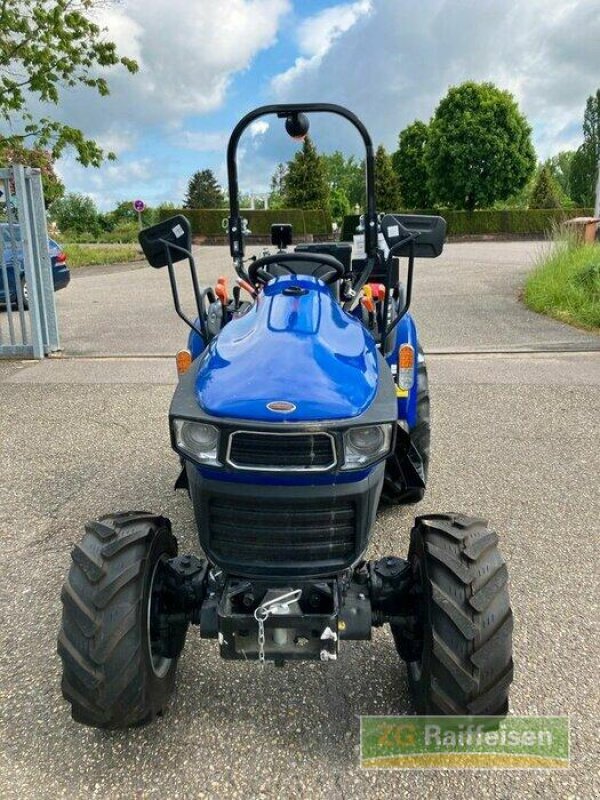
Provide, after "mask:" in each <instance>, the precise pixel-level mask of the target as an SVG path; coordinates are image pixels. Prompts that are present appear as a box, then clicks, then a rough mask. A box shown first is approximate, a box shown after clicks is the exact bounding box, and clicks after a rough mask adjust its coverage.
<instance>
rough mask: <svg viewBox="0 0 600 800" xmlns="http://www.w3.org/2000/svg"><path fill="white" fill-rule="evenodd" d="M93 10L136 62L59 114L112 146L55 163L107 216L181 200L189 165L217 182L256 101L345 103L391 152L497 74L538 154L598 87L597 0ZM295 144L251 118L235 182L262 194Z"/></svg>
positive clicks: (326, 132)
mask: <svg viewBox="0 0 600 800" xmlns="http://www.w3.org/2000/svg"><path fill="white" fill-rule="evenodd" d="M96 17H97V21H98V22H99V23H100V24H101V25H103V26H106V28H107V34H106V35H107V37H108V38H109V39H111V40H112V41H114V42H116V44H117V46H118V50H119V53H120V55H125V56H129V57H132V58H135V59H136V60H137V61H138V63H139V67H140V69H139V72H138V73H137V74H136V75H130V74H129V73H127V72H126V70H125V69H124V68H116V67H115V68H111V69H110V70H109V71H108V73H107V79H108V82H109V85H110V87H111V94H110V96H109V97H107V98H106V97H105V98H102V97H99V96H98V95H96V94H95V93H94V92H93V90H88V89H83V88H80V89H75V90H69V91H68V92H65V93H63V94H62V96H61V101H60V105H59V107H58V109H54V112H55V113H57V116H59V117H60V118H61V119H63V120H64V121H68V122H69V124H71V125H75V126H77V127H81V128H82V129H83V130H84V132H85V133H86V135H88V136H90V137H92V138H94V139H95V140H96V141H98V142H99V143H100V144H101V145H102V146H103V147H105V148H106V149H110V150H113V151H114V152H115V153H116V154H117V156H118V161H117V162H116V163H107V164H105V165H104V166H102V167H101V168H100V169H94V168H90V167H88V168H83V167H81V166H80V165H78V164H77V163H76V161H75V159H74V157H73V156H70V155H67V156H66V157H63V158H61V159H60V160H59V162H58V163H57V169H58V172H59V174H60V175H61V177H62V178H63V180H64V182H65V184H66V187H67V190H68V191H74V192H82V193H85V194H89V195H91V196H92V197H93V199H94V200H95V202H96V203H97V205H98V206H99V208H101V209H102V210H108V209H110V208H113V207H114V206H115V205H116V204H117V202H119V201H121V200H129V199H133V198H140V199H143V200H144V201H145V202H146V203H147V204H149V205H156V204H158V203H161V202H165V201H168V202H173V203H175V204H179V203H181V201H182V200H183V197H184V194H185V189H186V185H187V181H188V180H189V178H190V176H191V175H192V173H193V172H195V171H196V170H198V169H205V168H210V169H212V170H213V171H214V172H215V174H216V175H217V178H218V179H219V181H221V182H222V183H223V184H224V183H225V178H226V170H225V148H226V146H227V139H228V136H229V133H230V131H231V129H232V127H233V126H234V125H235V123H236V122H237V120H238V119H239V118H240V117H241V116H243V115H244V114H245V113H246V112H248V111H249V110H251V109H252V108H254V107H256V106H259V105H263V104H266V103H274V102H333V103H339V104H341V105H345V106H347V107H348V108H350V109H351V110H352V111H354V112H355V113H356V114H358V116H359V117H360V118H361V119H362V120H363V122H364V123H365V124H366V126H367V128H368V129H369V130H370V132H371V136H372V138H373V140H374V142H375V144H379V143H383V144H384V145H385V146H386V147H387V148H388V150H390V151H393V150H394V149H395V148H396V146H397V139H398V133H399V131H400V130H402V128H404V127H405V126H406V125H407V124H409V123H410V122H412V121H413V120H415V119H422V120H424V121H428V120H429V119H430V118H431V116H432V114H433V113H434V111H435V108H436V106H437V104H438V103H439V101H440V100H441V99H442V97H443V96H444V95H445V93H446V92H447V90H448V88H449V87H450V86H452V85H456V84H458V83H461V82H463V81H465V80H476V81H492V82H494V83H495V84H496V85H498V86H499V87H501V88H504V89H508V90H509V91H511V92H512V93H513V94H514V96H515V98H516V100H517V101H518V103H519V106H520V108H521V110H522V111H523V112H524V113H525V115H526V116H527V118H528V120H529V123H530V125H531V126H532V128H533V140H534V144H535V147H536V151H537V153H538V157H539V158H540V159H543V158H546V157H547V156H549V155H553V154H554V153H556V152H558V151H559V150H563V149H567V148H574V147H577V146H578V145H579V144H580V142H581V139H582V133H581V123H582V118H583V110H584V107H585V101H586V98H587V97H588V96H589V95H591V94H592V93H593V92H595V90H596V89H597V88H598V87H599V86H600V0H420V1H419V2H418V3H416V2H414V0H350V2H338V3H336V2H334V1H332V0H329V2H327V1H326V0H221V1H220V2H215V0H120V2H119V1H118V0H117V1H116V2H112V3H110V2H109V3H108V4H105V5H104V6H103V7H102V8H101V9H100V10H98V11H97V12H96ZM311 135H313V137H314V140H315V143H316V145H317V147H318V148H319V149H320V150H322V151H324V152H331V151H333V150H335V149H341V150H343V151H345V152H346V153H348V154H350V153H355V154H360V152H361V151H360V142H359V139H358V135H357V134H356V132H354V130H353V129H352V128H351V127H350V126H349V125H346V123H344V122H343V121H340V120H339V119H338V118H335V117H330V118H327V117H325V116H323V115H319V116H318V117H317V116H315V117H314V118H313V119H312V120H311ZM297 147H298V145H297V144H296V143H294V142H293V141H292V140H290V139H289V138H288V137H287V136H286V134H285V133H284V132H283V125H282V121H281V120H278V119H277V118H276V117H268V118H265V120H264V122H260V123H256V124H255V125H254V126H253V127H252V128H251V129H250V130H248V131H247V132H246V134H245V135H244V137H243V139H242V142H241V144H240V151H239V155H240V167H239V172H240V188H241V190H242V191H244V192H254V193H257V194H259V193H261V192H266V191H268V187H269V183H270V178H271V175H272V173H273V171H274V168H275V166H276V164H277V163H278V162H279V161H286V160H288V159H290V158H292V157H293V155H294V152H295V150H296V148H297Z"/></svg>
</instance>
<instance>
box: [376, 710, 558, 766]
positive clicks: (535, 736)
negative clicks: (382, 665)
mask: <svg viewBox="0 0 600 800" xmlns="http://www.w3.org/2000/svg"><path fill="white" fill-rule="evenodd" d="M361 766H362V767H364V768H367V769H419V768H420V769H435V768H443V769H448V768H456V769H465V768H471V769H494V768H496V769H561V768H566V767H568V766H569V719H568V717H508V718H503V717H362V718H361Z"/></svg>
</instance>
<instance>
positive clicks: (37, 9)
mask: <svg viewBox="0 0 600 800" xmlns="http://www.w3.org/2000/svg"><path fill="white" fill-rule="evenodd" d="M99 4H100V3H99V2H98V0H19V1H18V2H15V0H9V2H2V3H0V120H4V121H5V122H8V123H10V126H11V130H12V131H14V133H11V135H10V136H8V137H6V138H7V139H8V141H9V142H10V143H11V144H21V145H22V144H23V143H25V142H26V141H28V142H32V143H33V144H34V146H35V147H36V148H38V149H42V150H46V149H49V150H50V151H51V153H52V156H53V158H58V156H60V154H61V153H62V152H63V150H65V148H67V147H72V148H74V149H75V151H76V153H77V160H78V161H80V162H81V163H82V164H84V165H86V166H87V165H89V164H91V165H93V166H98V165H99V164H100V163H101V162H102V160H103V159H104V157H105V155H106V157H108V158H114V157H115V156H114V154H113V153H107V154H105V153H104V152H103V151H102V149H101V148H100V147H99V146H98V145H97V144H96V142H94V141H93V140H91V139H86V138H85V135H84V133H83V132H82V131H81V130H79V129H78V128H74V127H72V126H70V125H67V124H65V123H63V122H59V121H58V120H56V119H52V118H51V117H39V116H38V115H37V113H34V111H33V107H35V106H37V105H38V104H39V103H44V104H54V105H58V104H59V102H60V95H61V90H62V89H67V90H70V89H72V88H74V87H78V86H87V87H89V88H91V89H95V90H96V91H97V92H98V94H100V95H101V96H104V95H107V94H109V87H108V83H107V81H106V79H105V78H104V77H102V74H101V69H102V68H111V67H115V66H117V65H122V66H123V67H125V69H126V70H128V71H129V72H131V73H134V72H136V71H137V64H136V62H135V61H133V60H132V59H130V58H124V57H121V56H119V55H118V54H117V49H116V46H115V44H114V43H113V42H110V41H107V39H106V31H105V30H104V29H102V28H100V26H99V25H97V24H96V23H95V22H93V21H92V20H91V19H90V15H91V12H93V10H94V8H95V7H96V6H98V5H99Z"/></svg>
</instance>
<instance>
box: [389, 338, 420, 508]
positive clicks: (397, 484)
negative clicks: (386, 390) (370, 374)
mask: <svg viewBox="0 0 600 800" xmlns="http://www.w3.org/2000/svg"><path fill="white" fill-rule="evenodd" d="M430 405H431V404H430V399H429V381H428V378H427V366H426V364H425V358H424V355H423V349H422V348H421V346H419V359H418V362H417V422H416V425H415V427H414V428H413V429H412V430H411V432H410V440H411V449H412V448H414V449H415V450H416V451H417V452H418V460H419V461H420V467H421V471H422V475H421V479H422V482H423V483H424V484H425V486H426V485H427V473H428V471H429V452H430V441H431V423H430ZM400 447H401V445H400V441H398V444H397V448H396V452H394V453H392V455H391V456H390V457H389V458H388V460H387V462H386V465H385V477H384V479H383V489H382V490H381V503H382V504H383V505H410V504H413V503H419V502H420V501H421V500H422V499H423V497H424V495H425V488H424V487H421V486H410V485H408V484H407V480H406V475H407V471H408V470H407V469H406V467H407V466H408V465H407V458H408V454H407V453H406V452H405V451H404V449H403V448H402V449H401V450H400V449H398V448H400Z"/></svg>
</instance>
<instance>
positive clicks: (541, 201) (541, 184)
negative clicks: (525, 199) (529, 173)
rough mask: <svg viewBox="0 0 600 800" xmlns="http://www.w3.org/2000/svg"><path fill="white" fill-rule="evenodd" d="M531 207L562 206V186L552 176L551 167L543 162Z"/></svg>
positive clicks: (534, 186)
mask: <svg viewBox="0 0 600 800" xmlns="http://www.w3.org/2000/svg"><path fill="white" fill-rule="evenodd" d="M529 207H530V208H560V207H561V202H560V187H559V186H558V184H557V183H556V181H555V180H554V178H553V177H552V173H551V172H550V168H549V167H548V166H547V165H546V164H542V166H541V167H540V168H539V170H538V173H537V175H536V178H535V181H534V183H533V187H532V189H531V196H530V198H529Z"/></svg>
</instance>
